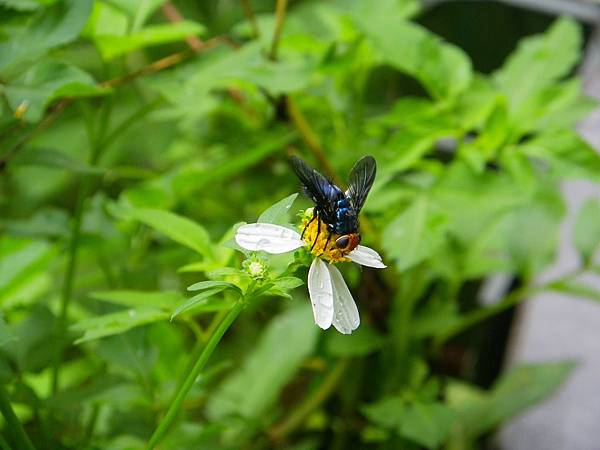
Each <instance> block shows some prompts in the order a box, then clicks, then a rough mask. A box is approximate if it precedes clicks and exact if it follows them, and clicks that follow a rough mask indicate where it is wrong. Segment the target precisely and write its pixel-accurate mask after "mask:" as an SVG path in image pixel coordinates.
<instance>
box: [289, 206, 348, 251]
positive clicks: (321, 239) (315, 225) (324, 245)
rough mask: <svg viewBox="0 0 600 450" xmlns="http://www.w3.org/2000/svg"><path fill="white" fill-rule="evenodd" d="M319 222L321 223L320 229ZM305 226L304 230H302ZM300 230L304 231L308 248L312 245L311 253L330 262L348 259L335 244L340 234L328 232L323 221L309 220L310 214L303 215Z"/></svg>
mask: <svg viewBox="0 0 600 450" xmlns="http://www.w3.org/2000/svg"><path fill="white" fill-rule="evenodd" d="M319 223H320V224H321V229H320V230H319ZM305 228H306V231H304V229H305ZM300 231H301V232H302V231H304V238H303V239H304V242H306V245H307V246H308V248H309V250H310V248H311V247H312V250H311V253H312V254H313V255H315V256H318V257H320V258H322V259H324V260H326V261H329V262H330V263H334V262H342V261H343V262H349V261H350V259H349V258H346V257H345V254H346V253H345V252H344V251H343V250H340V249H339V248H337V247H336V246H335V240H336V239H337V238H339V237H340V236H341V235H340V234H333V233H331V234H330V231H329V230H328V229H327V225H325V223H323V222H322V221H319V219H317V218H315V219H314V220H313V221H312V222H311V219H310V216H309V217H306V215H305V216H304V217H303V218H302V224H301V225H300ZM328 238H329V239H328ZM313 244H314V245H313Z"/></svg>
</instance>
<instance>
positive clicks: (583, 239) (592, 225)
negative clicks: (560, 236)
mask: <svg viewBox="0 0 600 450" xmlns="http://www.w3.org/2000/svg"><path fill="white" fill-rule="evenodd" d="M573 245H574V246H575V248H576V249H577V250H578V251H579V253H581V255H582V256H583V258H584V259H585V260H589V259H590V258H591V257H592V256H594V254H595V253H596V251H597V250H598V247H600V201H599V200H598V199H590V200H588V201H587V202H585V203H584V204H583V206H582V207H581V208H580V209H579V212H578V213H577V218H576V219H575V226H574V227H573Z"/></svg>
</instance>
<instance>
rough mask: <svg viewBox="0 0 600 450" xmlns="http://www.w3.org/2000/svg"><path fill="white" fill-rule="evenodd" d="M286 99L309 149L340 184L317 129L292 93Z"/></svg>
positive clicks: (292, 117)
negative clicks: (313, 126) (310, 122)
mask: <svg viewBox="0 0 600 450" xmlns="http://www.w3.org/2000/svg"><path fill="white" fill-rule="evenodd" d="M285 101H286V106H287V112H288V114H289V116H290V118H291V119H292V123H293V124H294V126H295V127H296V129H297V130H298V131H299V132H300V135H301V136H302V140H303V141H304V143H305V144H306V146H307V147H308V149H309V150H310V151H311V153H312V154H313V155H314V156H315V158H317V161H319V165H320V166H321V167H323V168H324V169H325V171H326V172H327V174H328V175H329V176H331V177H332V178H333V181H334V182H335V183H337V184H340V181H341V180H340V179H339V177H338V176H337V174H336V173H335V169H334V168H333V166H332V165H331V164H330V163H329V160H328V159H327V157H326V156H325V152H324V151H323V147H322V146H321V142H320V141H319V137H318V136H317V133H315V131H314V130H313V129H312V127H311V126H310V124H309V123H308V121H307V120H306V117H305V116H304V114H303V113H302V111H301V110H300V108H298V105H297V104H296V102H295V101H294V99H293V98H292V97H291V96H290V95H288V96H286V98H285Z"/></svg>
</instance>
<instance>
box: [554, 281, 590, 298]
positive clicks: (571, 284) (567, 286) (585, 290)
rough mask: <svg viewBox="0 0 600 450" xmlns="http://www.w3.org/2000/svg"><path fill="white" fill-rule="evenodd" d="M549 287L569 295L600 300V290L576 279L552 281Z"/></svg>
mask: <svg viewBox="0 0 600 450" xmlns="http://www.w3.org/2000/svg"><path fill="white" fill-rule="evenodd" d="M548 289H551V290H553V291H556V292H560V293H562V294H567V295H569V296H575V297H581V298H587V299H589V300H594V301H596V302H600V291H598V290H597V289H595V288H593V287H590V286H587V285H585V284H583V283H578V282H576V281H560V282H554V283H550V285H548Z"/></svg>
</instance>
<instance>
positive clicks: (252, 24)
mask: <svg viewBox="0 0 600 450" xmlns="http://www.w3.org/2000/svg"><path fill="white" fill-rule="evenodd" d="M241 2H242V9H243V10H244V14H245V15H246V18H247V19H248V22H250V27H251V28H252V34H254V39H258V38H259V37H260V28H258V22H257V21H256V16H255V15H254V11H252V7H251V6H250V3H249V2H248V0H241Z"/></svg>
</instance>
